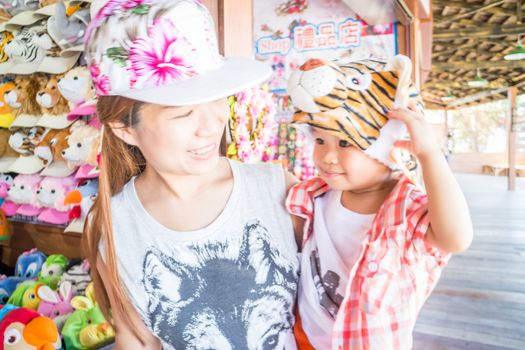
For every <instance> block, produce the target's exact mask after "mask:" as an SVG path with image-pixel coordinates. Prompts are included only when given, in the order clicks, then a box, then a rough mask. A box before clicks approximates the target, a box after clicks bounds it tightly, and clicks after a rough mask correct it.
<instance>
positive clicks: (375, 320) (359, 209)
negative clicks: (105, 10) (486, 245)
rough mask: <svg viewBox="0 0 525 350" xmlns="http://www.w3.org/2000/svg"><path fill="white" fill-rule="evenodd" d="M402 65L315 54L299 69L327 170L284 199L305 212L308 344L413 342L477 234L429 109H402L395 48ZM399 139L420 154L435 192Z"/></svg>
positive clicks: (401, 75)
mask: <svg viewBox="0 0 525 350" xmlns="http://www.w3.org/2000/svg"><path fill="white" fill-rule="evenodd" d="M407 61H408V63H407ZM393 66H394V67H396V69H395V70H396V71H395V72H394V71H389V70H385V67H384V65H382V64H381V63H380V62H377V61H373V60H367V61H358V62H353V63H351V64H340V65H338V64H335V63H331V62H326V61H323V60H318V59H311V60H309V61H307V62H306V63H305V64H304V65H303V66H302V67H301V69H300V70H299V71H297V72H294V74H293V75H292V77H291V78H290V82H289V92H290V95H291V97H292V101H293V103H294V105H295V106H296V107H297V108H298V110H299V111H298V112H297V113H296V115H295V116H294V121H295V122H297V123H302V124H307V125H309V128H310V130H311V132H312V134H313V137H314V138H315V148H314V163H315V166H316V169H317V171H318V173H319V177H317V178H313V179H311V180H309V181H306V182H303V183H299V184H297V185H295V186H294V187H293V188H292V189H291V190H290V193H289V195H288V198H287V202H286V205H287V208H288V210H289V211H290V212H291V213H292V214H294V215H296V216H298V217H300V218H302V219H304V237H303V247H302V260H301V277H300V286H299V301H298V316H299V317H298V319H299V320H300V321H299V322H297V324H296V327H295V332H296V336H297V340H298V345H299V348H300V349H309V348H315V349H351V350H361V349H377V350H387V349H411V348H412V330H413V327H414V324H415V322H416V318H417V314H418V312H419V310H420V309H421V307H422V306H423V303H424V301H425V300H426V298H427V297H428V296H429V294H430V292H431V291H432V289H433V288H434V287H435V285H436V283H437V281H438V279H439V276H440V274H441V271H442V269H443V267H444V266H445V264H446V262H447V261H448V259H449V256H450V253H454V252H459V251H463V250H465V249H466V248H467V247H468V246H469V245H470V242H471V240H472V223H471V220H470V214H469V210H468V207H467V203H466V201H465V198H464V196H463V194H462V192H461V190H460V188H459V186H458V184H457V183H456V181H455V179H454V176H453V174H452V172H451V171H450V169H449V167H448V165H447V163H446V161H445V158H444V157H443V155H442V154H441V152H440V150H439V147H438V145H437V143H436V142H434V141H433V139H432V131H431V128H430V126H429V125H428V124H427V123H426V122H425V121H424V116H423V114H422V112H421V111H419V110H418V108H417V106H416V105H415V104H413V103H412V104H409V106H408V108H397V109H395V108H394V106H396V105H397V106H399V105H402V104H403V103H404V104H405V106H406V103H407V102H408V91H409V90H408V88H409V83H410V78H409V77H410V70H409V67H410V62H409V60H408V59H406V58H399V57H398V56H396V58H395V59H394V64H393ZM407 129H408V132H409V134H410V141H400V140H399V139H400V136H403V134H404V133H405V132H406V130H407ZM394 145H395V146H398V147H403V148H405V149H407V150H408V151H410V152H411V153H412V154H413V155H414V156H415V157H416V158H417V159H418V161H419V163H420V166H421V169H422V174H423V180H424V183H425V187H426V194H425V192H424V190H423V189H422V188H421V187H420V186H418V185H417V184H416V181H414V180H412V179H411V177H410V176H409V174H408V172H407V171H403V169H404V165H403V164H402V162H401V161H399V160H396V159H395V158H394V157H393V153H392V149H393V146H394Z"/></svg>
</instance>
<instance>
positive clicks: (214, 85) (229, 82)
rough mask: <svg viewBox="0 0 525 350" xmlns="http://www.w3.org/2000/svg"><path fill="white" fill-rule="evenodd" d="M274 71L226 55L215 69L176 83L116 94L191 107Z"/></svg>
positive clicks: (249, 61) (228, 94)
mask: <svg viewBox="0 0 525 350" xmlns="http://www.w3.org/2000/svg"><path fill="white" fill-rule="evenodd" d="M271 74H272V70H271V68H270V66H268V65H267V64H266V63H263V62H260V61H255V60H253V59H247V58H226V59H225V60H224V63H223V64H222V66H221V67H220V68H218V69H216V70H213V71H209V72H206V73H205V74H203V75H201V76H199V77H196V78H191V79H188V80H185V81H182V82H179V83H176V84H173V85H166V86H161V87H156V88H150V89H142V90H136V91H130V92H125V93H118V94H115V95H120V96H124V97H127V98H131V99H133V100H137V101H142V102H148V103H154V104H158V105H163V106H188V105H196V104H200V103H206V102H210V101H214V100H218V99H220V98H223V97H227V96H230V95H233V94H236V93H238V92H240V91H242V90H245V89H247V88H249V87H251V86H254V85H257V84H259V83H262V82H264V81H265V80H267V79H268V78H269V77H270V75H271Z"/></svg>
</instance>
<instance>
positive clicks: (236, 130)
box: [227, 87, 275, 163]
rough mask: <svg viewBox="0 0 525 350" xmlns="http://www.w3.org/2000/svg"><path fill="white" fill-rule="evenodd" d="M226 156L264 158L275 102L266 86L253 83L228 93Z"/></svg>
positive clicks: (273, 123)
mask: <svg viewBox="0 0 525 350" xmlns="http://www.w3.org/2000/svg"><path fill="white" fill-rule="evenodd" d="M229 102H230V120H229V130H230V136H231V140H232V143H231V144H230V146H229V147H228V152H227V154H228V157H229V158H232V159H237V160H240V161H242V162H246V163H253V162H259V161H265V160H266V159H268V157H267V147H268V146H269V144H270V138H271V135H272V129H273V127H274V125H275V122H274V117H275V102H274V100H273V96H272V94H271V93H269V92H268V91H267V89H261V88H258V87H254V88H251V89H248V90H245V91H242V92H240V93H238V94H236V95H234V96H230V97H229Z"/></svg>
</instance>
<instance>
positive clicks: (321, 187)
mask: <svg viewBox="0 0 525 350" xmlns="http://www.w3.org/2000/svg"><path fill="white" fill-rule="evenodd" d="M328 190H329V187H328V185H327V184H326V183H325V182H324V181H323V180H321V178H319V177H314V178H312V179H310V180H307V181H303V182H300V183H298V184H296V185H294V186H293V187H292V188H291V189H290V191H289V192H288V196H287V198H286V209H287V210H288V211H289V212H290V214H292V215H295V216H298V217H300V218H303V219H305V223H304V229H303V243H304V242H305V241H306V240H307V239H308V238H309V237H310V235H311V234H312V227H313V225H311V222H312V221H313V217H314V201H315V197H318V196H320V195H322V194H324V193H325V192H327V191H328Z"/></svg>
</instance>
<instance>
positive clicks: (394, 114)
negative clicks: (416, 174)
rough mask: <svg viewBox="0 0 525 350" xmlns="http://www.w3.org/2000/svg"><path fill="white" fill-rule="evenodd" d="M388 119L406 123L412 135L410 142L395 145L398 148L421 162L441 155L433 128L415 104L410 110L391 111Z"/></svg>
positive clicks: (409, 107) (400, 142) (402, 141)
mask: <svg viewBox="0 0 525 350" xmlns="http://www.w3.org/2000/svg"><path fill="white" fill-rule="evenodd" d="M388 117H389V118H392V119H398V120H401V121H402V122H404V123H405V124H406V126H407V129H408V133H409V134H410V140H400V141H397V142H396V143H395V146H396V147H401V148H404V149H406V150H408V151H409V152H410V153H412V154H413V155H414V156H416V157H417V158H418V159H419V160H421V159H422V158H425V157H427V156H434V155H436V154H440V153H441V150H440V148H439V145H438V143H437V142H436V140H435V138H434V134H433V132H432V127H431V126H430V124H428V123H427V122H426V121H425V117H424V115H423V113H422V112H421V111H420V110H419V108H418V107H417V106H416V104H415V103H414V102H411V103H410V104H409V105H408V109H394V110H391V111H389V112H388Z"/></svg>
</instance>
